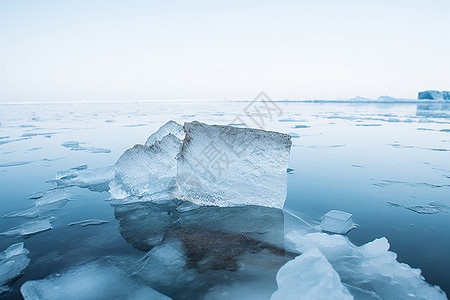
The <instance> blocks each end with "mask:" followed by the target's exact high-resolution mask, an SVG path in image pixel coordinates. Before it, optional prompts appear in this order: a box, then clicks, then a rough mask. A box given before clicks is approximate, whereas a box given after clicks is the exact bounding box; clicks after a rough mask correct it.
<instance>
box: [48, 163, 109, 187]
mask: <svg viewBox="0 0 450 300" xmlns="http://www.w3.org/2000/svg"><path fill="white" fill-rule="evenodd" d="M114 174H115V173H114V167H103V168H97V169H81V170H80V169H77V168H72V169H69V170H67V171H60V172H58V173H57V174H56V179H55V182H56V184H57V185H58V186H59V187H69V186H79V187H81V188H88V189H89V190H91V191H95V192H104V191H105V192H106V191H108V189H109V188H108V185H109V182H110V181H111V180H112V179H113V178H114Z"/></svg>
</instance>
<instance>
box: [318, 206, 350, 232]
mask: <svg viewBox="0 0 450 300" xmlns="http://www.w3.org/2000/svg"><path fill="white" fill-rule="evenodd" d="M320 228H321V229H322V231H327V232H332V233H338V234H346V233H347V232H349V231H350V230H351V229H353V228H355V223H353V220H352V215H351V214H349V213H346V212H343V211H339V210H331V211H329V212H327V213H326V214H325V215H324V216H323V217H322V222H321V223H320Z"/></svg>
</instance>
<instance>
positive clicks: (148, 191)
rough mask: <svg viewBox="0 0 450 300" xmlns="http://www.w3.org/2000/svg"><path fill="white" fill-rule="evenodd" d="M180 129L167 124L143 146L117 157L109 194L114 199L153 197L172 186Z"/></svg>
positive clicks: (178, 149) (179, 144) (175, 170)
mask: <svg viewBox="0 0 450 300" xmlns="http://www.w3.org/2000/svg"><path fill="white" fill-rule="evenodd" d="M180 126H181V125H179V124H177V123H175V122H174V121H169V122H168V123H166V124H165V125H164V126H162V127H161V128H160V129H159V130H158V131H157V132H156V133H154V134H153V135H151V136H150V137H149V138H148V140H147V143H146V144H145V145H135V146H134V147H133V148H130V149H128V150H127V151H125V153H123V154H122V155H121V156H120V158H119V159H118V160H117V162H116V164H115V177H114V180H113V181H112V182H111V183H110V191H109V192H110V193H111V195H112V196H113V197H114V198H116V199H123V198H126V197H128V196H131V195H133V196H143V195H152V194H157V193H160V192H164V191H166V190H168V189H170V188H171V187H172V186H174V180H175V176H176V172H177V163H176V159H175V158H176V156H177V154H178V152H179V151H180V147H181V144H182V141H181V139H180V138H179V137H180V136H181V133H180V128H179V127H180ZM164 134H165V135H164ZM152 142H153V144H152Z"/></svg>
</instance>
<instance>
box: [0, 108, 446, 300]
mask: <svg viewBox="0 0 450 300" xmlns="http://www.w3.org/2000/svg"><path fill="white" fill-rule="evenodd" d="M248 105H249V102H227V103H223V102H205V103H199V102H183V103H157V102H149V103H128V104H114V103H113V104H111V103H108V104H79V105H73V104H57V105H55V104H45V105H1V109H0V122H1V125H0V137H2V138H1V139H0V153H1V157H2V159H1V161H0V190H1V191H2V195H1V200H0V201H1V204H2V205H1V206H0V215H1V216H5V215H8V217H7V218H0V232H8V231H10V230H14V232H15V234H11V236H9V237H7V236H0V249H7V248H8V247H9V246H10V245H12V244H16V243H20V242H24V247H26V249H28V250H29V251H30V253H31V254H32V256H30V264H29V266H28V267H27V268H26V269H25V271H24V272H23V275H21V276H19V277H17V278H15V279H14V280H12V281H10V282H8V288H9V291H8V292H6V293H3V294H2V295H1V296H0V298H2V299H17V298H20V288H21V286H23V285H24V283H25V282H30V283H28V284H27V285H25V287H24V290H23V291H24V292H25V293H28V294H27V295H30V296H31V297H32V296H33V295H36V294H35V293H38V292H39V293H48V292H49V290H48V289H47V287H49V286H52V285H54V284H60V285H65V284H67V281H66V279H70V281H72V280H74V281H75V280H79V279H80V278H79V277H76V275H77V274H81V275H83V274H85V273H86V272H87V273H89V268H92V266H98V268H97V267H95V270H96V271H97V272H98V273H99V274H102V272H104V271H105V270H106V271H107V273H108V274H111V277H110V278H108V277H104V278H103V279H104V280H105V281H104V282H103V283H104V284H108V280H109V279H110V280H112V282H117V281H119V282H122V279H121V278H127V279H125V280H128V279H129V280H131V281H130V286H134V287H135V289H133V290H134V291H135V292H136V293H139V291H141V290H142V289H143V290H144V291H145V289H146V288H148V287H150V288H151V289H152V290H156V291H158V292H159V293H162V294H165V295H168V296H170V297H172V298H174V299H183V295H187V296H185V298H188V297H190V298H205V299H235V298H239V297H241V298H242V295H243V293H245V295H246V296H247V298H250V296H253V297H254V298H255V299H265V298H266V299H269V298H270V297H271V295H272V294H273V293H274V292H276V294H274V295H282V293H283V292H284V291H285V290H286V289H285V287H288V291H289V290H291V291H292V290H293V288H292V287H290V285H289V284H290V283H289V281H284V282H278V281H277V279H280V278H289V277H286V276H288V275H289V273H287V272H286V271H283V272H281V271H280V273H279V270H280V268H281V270H287V267H288V266H289V265H285V264H286V263H287V262H290V263H296V264H298V265H300V266H308V265H310V264H319V265H323V266H324V268H323V270H324V272H326V274H330V276H331V277H330V278H331V279H332V278H334V279H333V280H334V281H332V280H331V281H329V282H328V285H326V286H324V289H325V288H326V289H329V290H330V291H334V292H336V293H344V294H345V293H346V292H345V290H346V289H347V290H348V291H350V293H352V295H353V296H354V298H355V299H364V298H369V299H370V297H372V298H374V299H376V297H375V296H374V294H373V292H376V293H378V294H377V295H383V297H381V298H382V299H384V298H386V299H389V295H384V294H382V293H383V290H382V289H379V290H376V289H375V287H376V286H375V287H374V286H373V287H372V288H367V284H365V283H364V281H363V282H358V281H357V280H356V279H357V278H361V279H364V278H371V280H373V282H375V283H379V284H380V285H383V284H385V283H384V281H383V280H386V278H388V277H378V276H377V275H376V274H378V273H376V274H372V273H370V272H368V273H363V274H362V275H364V276H366V277H364V276H362V275H361V274H360V275H359V276H356V277H352V276H355V274H352V273H346V272H345V271H343V270H348V268H346V267H347V266H348V265H349V264H350V265H352V266H361V265H366V264H367V263H373V264H375V265H377V264H379V262H380V260H383V261H389V262H392V259H393V256H392V254H390V253H396V254H397V256H396V261H398V262H400V263H407V264H408V265H409V266H410V267H411V268H420V270H422V273H421V274H422V275H423V276H424V277H425V279H426V281H427V282H428V283H430V284H432V285H438V286H440V287H441V288H442V289H443V290H444V291H445V292H446V293H447V294H449V293H450V278H449V277H448V270H449V269H450V260H449V259H448V249H450V234H449V233H448V228H450V218H449V215H448V207H450V202H449V201H450V199H449V198H448V195H449V194H450V159H449V158H448V155H449V151H450V136H449V133H448V132H449V131H450V106H449V104H448V103H442V102H439V103H437V102H436V103H433V102H425V103H357V102H354V103H301V102H297V103H287V102H278V103H276V105H277V107H278V108H279V109H280V110H281V111H282V115H281V116H279V118H275V115H272V118H271V119H270V118H268V117H267V116H266V118H265V119H264V124H262V123H261V122H260V120H261V119H260V118H259V117H258V118H255V116H253V118H251V117H250V116H249V115H247V114H246V113H245V111H244V109H245V108H246V107H247V106H248ZM168 120H175V121H177V122H178V123H179V124H183V123H184V122H191V121H193V120H199V121H201V122H204V123H208V124H222V125H226V124H230V123H235V124H241V126H245V125H247V126H249V127H256V128H258V127H260V128H263V129H266V130H271V131H278V132H283V133H289V134H290V135H291V136H292V138H293V139H292V149H291V154H290V161H289V170H290V171H289V172H287V199H286V202H285V205H284V207H285V208H286V209H287V210H289V211H290V212H293V213H294V214H295V215H297V216H299V217H300V218H301V219H302V220H304V221H306V222H307V223H308V224H310V225H311V226H312V227H313V228H316V227H318V226H319V223H320V221H321V218H322V216H323V215H324V214H326V213H327V212H329V211H331V210H338V211H343V212H348V213H351V214H352V216H353V221H354V222H355V223H357V224H358V225H359V227H358V228H357V229H355V230H352V231H350V232H349V233H348V234H347V237H348V240H349V242H351V243H352V244H351V245H354V246H348V245H349V244H346V243H344V242H340V243H338V244H337V245H336V244H335V243H332V244H328V246H326V245H325V246H324V245H323V243H318V242H317V241H316V240H315V235H314V234H319V235H321V234H325V233H317V232H314V230H313V229H311V228H310V227H309V226H308V225H305V223H303V222H301V221H299V220H298V219H295V218H293V217H291V216H290V215H289V214H286V213H284V212H281V211H280V210H276V209H272V208H264V207H246V208H245V209H242V208H236V207H230V208H218V207H212V208H211V207H198V206H196V205H193V204H189V203H186V202H185V203H183V202H176V201H169V202H164V201H163V200H164V197H163V198H162V199H160V201H159V202H158V203H154V202H142V200H143V199H142V198H139V197H136V198H135V199H128V203H123V202H114V201H111V200H110V195H109V193H108V192H107V191H108V189H109V182H110V181H111V180H113V179H114V177H115V169H114V168H110V167H109V166H113V165H114V164H115V163H116V161H117V160H118V158H119V157H120V156H121V155H122V154H123V152H124V151H125V150H126V149H129V148H130V147H132V146H133V145H135V144H143V143H144V142H145V141H146V140H147V139H148V137H149V135H150V134H151V133H153V132H155V131H156V130H157V129H158V128H159V127H160V126H161V125H162V124H164V123H166V122H167V121H168ZM255 121H258V123H256V122H255ZM160 133H161V135H165V133H164V132H160ZM155 140H158V136H155ZM67 142H70V143H67ZM152 142H153V141H152ZM63 144H64V145H63ZM31 149H32V151H29V150H31ZM55 188H56V189H55ZM144 200H145V199H144ZM166 200H167V199H166ZM11 213H12V214H11ZM14 214H15V215H14ZM50 217H53V218H54V219H51V224H50V226H51V230H46V231H44V232H40V233H38V234H35V235H26V236H25V237H23V236H22V235H21V234H20V233H21V232H25V231H24V229H25V228H26V227H24V226H25V225H26V224H28V225H26V226H30V222H35V223H31V225H33V224H34V225H36V224H41V225H48V224H47V223H45V222H50V221H48V220H49V218H50ZM80 220H85V221H88V220H98V221H102V223H103V221H107V223H103V225H101V226H85V227H82V226H67V225H68V224H71V223H77V222H80ZM250 220H251V221H252V222H249V221H250ZM36 222H37V223H36ZM39 222H40V223H39ZM44 223H45V224H44ZM94 223H95V222H94ZM86 224H89V222H87V223H86ZM251 224H253V226H250V225H251ZM34 225H33V226H31V227H34ZM45 227H48V226H42V227H40V228H45ZM34 229H36V228H35V227H34ZM305 231H306V232H305ZM309 231H311V232H309ZM30 232H32V231H27V233H30ZM289 232H290V233H291V235H289V237H290V239H288V238H287V236H286V234H285V233H289ZM299 232H300V233H301V234H300V238H299V236H298V235H296V233H297V234H298V233H299ZM307 234H312V235H308V236H307ZM382 237H386V238H387V240H388V241H389V243H388V244H387V241H386V242H384V240H381V242H377V243H376V245H378V246H379V248H380V249H381V250H380V249H378V248H377V247H375V246H374V247H365V248H354V247H357V246H361V245H364V244H366V243H369V242H372V241H374V240H377V239H380V238H382ZM338 239H339V238H338ZM320 240H321V241H322V242H323V241H324V240H325V239H322V238H321V239H320ZM299 241H302V243H299ZM340 241H342V240H340ZM289 245H291V246H290V247H288V246H289ZM296 245H297V246H296ZM298 245H303V247H304V248H299V247H300V246H298ZM370 245H372V244H370ZM313 246H314V247H315V248H316V249H318V251H320V253H321V254H319V253H318V252H314V251H315V250H313V251H312V252H309V251H311V249H310V247H313ZM383 247H384V248H383ZM386 247H388V249H389V251H388V250H386ZM299 249H300V250H299ZM371 249H372V250H373V249H375V250H376V249H378V250H379V251H378V250H377V251H378V252H376V251H375V252H376V253H379V257H378V256H377V257H378V258H374V257H375V256H374V254H367V253H368V252H367V251H372V250H371ZM363 250H367V251H366V252H364V251H363ZM348 251H352V253H353V255H357V257H353V259H352V260H346V259H340V260H339V259H335V258H336V257H337V256H336V255H333V253H348ZM383 251H384V252H383ZM391 251H392V252H391ZM299 252H304V254H308V255H306V256H304V257H303V259H301V258H302V256H299V257H298V258H297V259H296V260H292V259H294V257H296V256H297V255H298V254H299ZM330 253H331V254H330ZM302 255H303V254H302ZM321 255H322V256H321ZM367 255H369V256H370V255H371V258H370V260H368V261H364V260H363V259H364V257H366V256H367ZM104 257H110V259H109V260H107V261H104V260H103V259H104ZM339 257H342V255H340V256H339ZM324 258H325V259H326V260H327V261H328V263H329V264H330V265H331V266H332V269H330V268H326V266H329V265H327V263H326V261H325V260H324ZM298 260H300V263H297V262H298ZM282 266H285V267H283V268H284V269H283V268H282ZM391 266H392V269H391V270H393V271H395V272H399V271H398V269H397V268H398V267H397V265H396V264H391ZM294 269H298V268H294ZM360 269H361V272H363V271H364V270H366V269H363V268H360ZM108 270H109V271H108ZM112 270H114V272H113V271H112ZM155 270H156V271H155ZM369 270H372V271H373V270H376V269H369ZM401 270H406V273H401V274H403V276H404V278H408V280H410V281H408V282H410V283H411V286H413V287H418V286H420V285H418V284H416V283H417V282H422V281H417V280H421V279H420V276H419V275H411V276H409V275H406V274H417V273H413V272H409V269H401ZM83 272H85V273H83ZM333 272H336V273H337V274H338V276H339V278H340V280H341V283H342V285H343V286H344V287H345V288H342V286H341V285H339V284H338V282H337V281H336V280H335V279H336V276H335V273H333ZM377 272H378V271H377ZM55 274H61V277H59V278H60V280H59V281H58V280H57V278H58V277H55ZM180 274H182V276H180ZM277 274H278V275H277ZM88 275H89V274H88ZM316 275H317V276H318V277H319V278H320V276H323V274H322V275H321V274H313V273H312V274H310V276H308V277H307V278H308V279H310V280H311V282H312V280H313V279H314V278H317V277H314V276H316ZM183 276H184V277H183ZM371 276H372V277H371ZM168 282H169V283H170V284H169V285H168ZM404 282H405V281H404ZM218 283H220V284H218ZM331 283H332V285H330V284H331ZM99 284H101V283H99ZM304 284H305V286H307V284H308V282H304ZM27 286H28V287H27ZM405 286H407V285H400V286H395V285H394V286H393V289H391V290H394V291H397V292H399V293H401V292H402V291H403V290H402V288H404V287H405ZM296 287H297V286H296ZM427 287H428V286H427ZM426 290H427V291H428V292H430V293H437V294H435V295H441V294H440V293H439V291H438V290H436V289H433V288H431V289H428V288H426ZM33 293H34V294H33ZM46 295H51V294H46ZM73 295H75V294H73ZM73 295H72V296H73ZM105 295H106V294H105ZM355 295H356V296H355ZM418 295H419V294H418ZM423 295H425V294H423ZM430 295H431V294H430ZM76 296H79V295H76ZM74 297H75V296H74ZM274 297H275V296H274ZM424 297H425V296H424ZM405 298H406V299H407V297H405Z"/></svg>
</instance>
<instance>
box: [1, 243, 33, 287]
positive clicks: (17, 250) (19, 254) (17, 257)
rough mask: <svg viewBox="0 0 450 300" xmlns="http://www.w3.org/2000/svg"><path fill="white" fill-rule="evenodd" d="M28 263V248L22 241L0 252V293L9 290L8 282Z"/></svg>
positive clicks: (20, 272)
mask: <svg viewBox="0 0 450 300" xmlns="http://www.w3.org/2000/svg"><path fill="white" fill-rule="evenodd" d="M29 263H30V260H29V258H28V250H27V249H26V248H24V246H23V243H17V244H14V245H11V246H9V247H8V249H6V250H5V251H3V252H0V294H2V293H3V292H7V291H8V290H9V288H8V286H7V284H8V282H9V281H10V280H12V279H14V278H16V277H17V276H19V275H20V274H22V271H23V270H24V269H25V268H26V267H27V266H28V264H29Z"/></svg>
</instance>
